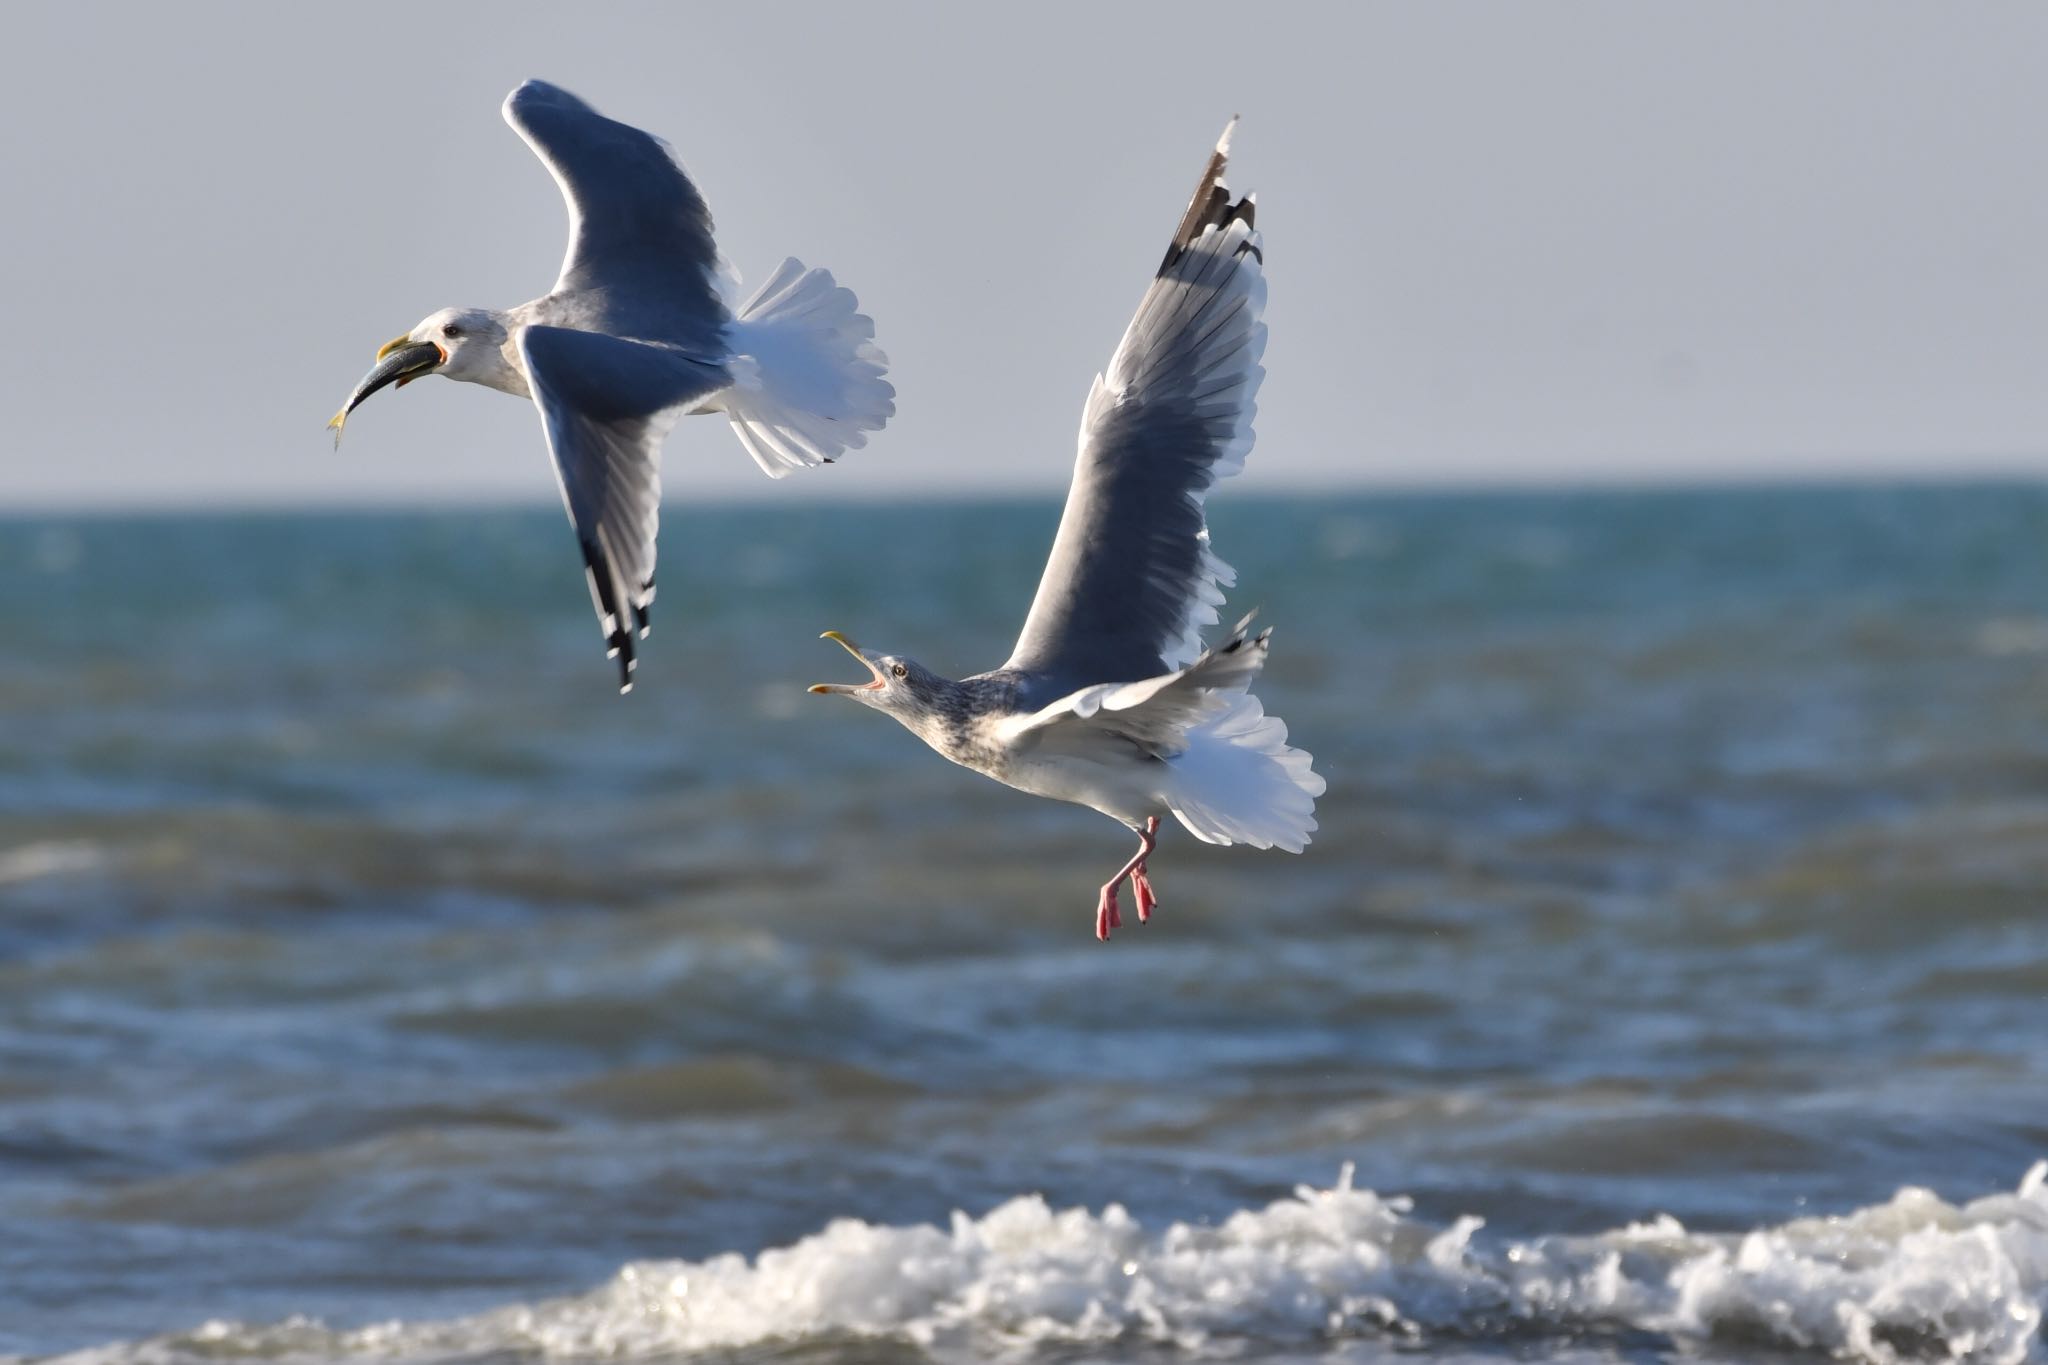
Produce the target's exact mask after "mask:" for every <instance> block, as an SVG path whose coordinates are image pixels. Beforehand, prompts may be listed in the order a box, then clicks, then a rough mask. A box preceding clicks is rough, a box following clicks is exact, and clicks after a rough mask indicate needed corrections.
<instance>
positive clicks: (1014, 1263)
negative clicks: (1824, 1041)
mask: <svg viewBox="0 0 2048 1365" xmlns="http://www.w3.org/2000/svg"><path fill="white" fill-rule="evenodd" d="M1482 1227H1483V1222H1482V1220H1481V1219H1478V1218H1475V1217H1464V1218H1459V1219H1457V1220H1455V1221H1454V1222H1452V1223H1451V1224H1449V1225H1448V1226H1442V1225H1436V1224H1431V1223H1428V1222H1426V1221H1424V1220H1421V1219H1419V1218H1417V1217H1416V1216H1415V1215H1414V1211H1413V1206H1412V1204H1411V1203H1410V1202H1409V1201H1408V1200H1407V1199H1405V1198H1400V1197H1393V1198H1386V1197H1382V1196H1380V1195H1378V1194H1375V1193H1373V1192H1372V1191H1370V1190H1365V1189H1358V1188H1354V1187H1353V1185H1352V1182H1351V1172H1350V1170H1349V1169H1348V1168H1347V1169H1346V1170H1345V1172H1344V1173H1343V1176H1342V1177H1341V1178H1340V1179H1339V1181H1338V1182H1337V1184H1336V1185H1335V1187H1334V1188H1331V1189H1315V1188H1311V1187H1307V1186H1303V1187H1301V1188H1299V1189H1297V1190H1296V1191H1295V1193H1294V1195H1293V1196H1292V1197H1291V1198H1286V1199H1281V1200H1277V1201H1275V1202H1273V1203H1271V1204H1268V1205H1267V1206H1265V1207H1264V1208H1257V1209H1245V1210H1241V1211H1239V1212H1237V1213H1235V1214H1233V1215H1231V1216H1230V1217H1228V1218H1227V1219H1225V1220H1223V1221H1222V1222H1220V1223H1216V1224H1213V1225H1195V1224H1187V1223H1174V1224H1172V1225H1170V1226H1167V1227H1165V1228H1164V1229H1162V1230H1159V1231H1157V1232H1152V1231H1148V1230H1147V1229H1146V1228H1145V1227H1144V1226H1142V1225H1141V1224H1140V1223H1139V1222H1138V1220H1137V1219H1135V1218H1133V1217H1132V1216H1131V1215H1130V1214H1129V1213H1128V1212H1126V1211H1125V1210H1124V1209H1123V1208H1121V1207H1119V1206H1116V1205H1111V1206H1109V1207H1107V1208H1105V1209H1103V1210H1102V1211H1101V1212H1099V1213H1097V1212H1091V1211H1089V1210H1087V1209H1078V1208H1076V1209H1063V1210H1056V1209H1054V1208H1052V1207H1050V1206H1049V1205H1047V1204H1046V1203H1045V1201H1044V1200H1042V1199H1040V1198H1038V1197H1036V1196H1024V1197H1019V1198H1014V1199H1011V1200H1009V1201H1008V1202H1006V1203H1004V1204H1002V1205H1000V1206H999V1207H997V1208H995V1209H993V1210H991V1211H990V1212H989V1213H987V1214H986V1215H984V1216H983V1217H980V1218H973V1217H969V1216H967V1215H966V1214H958V1213H956V1214H955V1215H954V1216H953V1219H952V1222H951V1224H950V1225H949V1226H947V1227H935V1226H931V1225H920V1226H909V1227H898V1226H881V1225H875V1224H870V1223H865V1222H861V1221H859V1220H855V1219H842V1220H839V1221H835V1222H833V1223H831V1224H829V1225H828V1226H826V1227H825V1228H824V1229H823V1230H822V1231H819V1232H817V1233H815V1234H813V1235H811V1236H809V1237H806V1238H803V1239H802V1240H800V1241H798V1242H796V1243H794V1244H793V1245H790V1246H787V1247H782V1248H778V1249H774V1250H769V1251H764V1252H761V1253H760V1254H759V1255H758V1256H756V1257H754V1258H753V1259H752V1260H748V1259H747V1258H745V1257H742V1256H739V1255H724V1256H718V1257H714V1258H712V1259H709V1260H705V1261H698V1262H687V1261H643V1262H637V1263H634V1264H631V1265H628V1266H626V1267H624V1268H623V1269H622V1270H620V1271H619V1273H618V1274H617V1275H616V1276H615V1277H613V1279H612V1280H611V1281H610V1282H609V1283H607V1284H605V1285H603V1286H602V1287H600V1288H598V1289H596V1290H594V1291H592V1292H590V1293H587V1294H582V1295H578V1296H575V1297H570V1298H563V1299H555V1300H549V1301H545V1302H540V1303H534V1304H522V1305H515V1306H511V1307H506V1308H501V1309H497V1310H494V1311H491V1312H487V1313H483V1314H480V1315H478V1316H475V1317H470V1318H463V1319H457V1320H451V1321H447V1322H439V1323H404V1322H394V1323H384V1324H379V1325H375V1326H369V1327H361V1328H355V1329H351V1330H333V1329H329V1328H327V1327H324V1326H322V1325H320V1324H319V1323H317V1322H313V1321H310V1320H306V1319H294V1320H291V1321H287V1322H283V1323H278V1324H273V1325H267V1326H253V1325H248V1324H243V1323H232V1322H212V1323H208V1324H206V1325H204V1326H202V1327H200V1328H198V1329H197V1330H195V1331H192V1332H189V1333H185V1334H181V1335H177V1336H171V1337H161V1338H156V1339H153V1340H150V1341H146V1342H136V1343H126V1344H119V1345H113V1346H107V1347H101V1348H96V1349H93V1350H89V1351H83V1352H78V1353H75V1354H73V1355H70V1356H66V1357H63V1358H62V1359H63V1361H64V1362H65V1365H183V1362H187V1361H199V1360H219V1359H221V1358H222V1357H224V1356H233V1357H239V1358H244V1359H265V1360H285V1361H293V1360H312V1359H322V1360H330V1359H336V1358H353V1359H363V1360H385V1361H391V1360H403V1361H428V1360H451V1359H457V1358H471V1359H473V1358H478V1357H482V1356H492V1357H498V1358H504V1357H512V1358H520V1359H542V1360H585V1359H594V1358H604V1359H613V1360H616V1359H636V1358H646V1357H653V1356H670V1357H672V1356H676V1355H679V1354H684V1355H686V1354H690V1353H694V1352H699V1351H720V1350H731V1349H733V1348H742V1347H745V1348H754V1350H753V1351H752V1352H750V1354H759V1353H761V1352H762V1348H768V1347H773V1346H775V1345H777V1344H780V1343H786V1344H787V1345H788V1346H789V1347H790V1348H792V1353H793V1354H795V1353H800V1352H801V1350H802V1348H803V1347H804V1345H805V1344H806V1343H819V1342H825V1343H830V1342H833V1341H842V1342H843V1341H846V1340H848V1339H866V1340H869V1341H873V1342H897V1343H901V1344H903V1345H905V1346H907V1347H911V1348H914V1349H915V1350H916V1351H918V1352H919V1353H921V1354H928V1355H931V1356H935V1357H937V1358H941V1359H946V1358H965V1357H985V1356H988V1355H991V1354H1001V1355H1006V1356H1018V1355H1022V1356H1027V1357H1028V1356H1029V1355H1032V1354H1035V1353H1037V1352H1039V1351H1041V1350H1043V1351H1045V1352H1047V1353H1048V1354H1050V1355H1056V1356H1062V1358H1064V1354H1067V1353H1071V1351H1072V1349H1074V1348H1075V1347H1084V1348H1090V1349H1092V1350H1097V1351H1100V1350H1105V1349H1113V1348H1116V1347H1119V1346H1123V1347H1132V1348H1136V1347H1145V1346H1151V1347H1164V1348H1168V1349H1171V1350H1174V1351H1178V1352H1182V1353H1186V1354H1190V1355H1203V1356H1212V1357H1221V1356H1233V1357H1236V1356H1242V1355H1244V1354H1246V1353H1247V1352H1248V1351H1249V1352H1252V1353H1257V1352H1259V1351H1270V1350H1279V1351H1294V1350H1303V1349H1318V1348H1327V1347H1329V1346H1330V1345H1332V1344H1334V1343H1338V1342H1342V1341H1346V1340H1353V1341H1357V1340H1367V1341H1369V1340H1373V1339H1378V1340H1382V1341H1384V1342H1386V1343H1387V1344H1388V1345H1389V1346H1393V1347H1404V1348H1407V1349H1413V1348H1414V1347H1416V1346H1418V1345H1425V1344H1432V1343H1437V1344H1448V1343H1464V1344H1466V1345H1477V1344H1482V1343H1507V1342H1519V1343H1524V1344H1528V1343H1533V1342H1539V1341H1541V1340H1543V1339H1545V1338H1554V1339H1559V1340H1572V1341H1576V1342H1579V1343H1581V1344H1584V1343H1586V1342H1587V1341H1588V1340H1589V1339H1592V1340H1597V1339H1599V1338H1601V1337H1603V1336H1612V1337H1615V1338H1618V1339H1619V1338H1639V1337H1640V1335H1641V1334H1644V1333H1649V1334H1653V1335H1655V1336H1658V1337H1662V1338H1665V1339H1667V1340H1671V1341H1674V1342H1680V1343H1688V1342H1689V1343H1694V1344H1715V1343H1718V1344H1720V1345H1723V1346H1734V1347H1737V1348H1755V1347H1762V1346H1768V1347H1770V1348H1774V1349H1780V1350H1794V1351H1808V1352H1814V1353H1819V1354H1826V1355H1830V1356H1836V1357H1845V1358H1850V1359H1856V1360H1865V1361H1873V1362H1881V1363H1882V1365H1895V1363H1896V1362H1902V1361H1909V1360H1950V1361H1982V1362H2022V1361H2026V1360H2029V1359H2036V1360H2038V1359H2041V1358H2042V1346H2041V1342H2040V1327H2041V1321H2042V1312H2043V1308H2044V1299H2048V1161H2044V1162H2042V1163H2039V1164H2037V1165H2036V1166H2035V1167H2034V1168H2033V1169H2032V1170H2031V1171H2029V1172H2028V1173H2027V1176H2026V1178H2025V1179H2024V1180H2023V1181H2022V1182H2021V1184H2020V1186H2019V1188H2018V1190H2017V1191H2016V1192H2013V1193H2010V1194H1994V1195H1990V1196H1987V1197H1984V1198H1980V1199H1976V1200H1973V1201H1971V1202H1969V1203H1966V1204H1962V1205H1956V1204H1951V1203H1948V1202H1946V1201H1944V1200H1943V1199H1941V1198H1940V1197H1939V1196H1937V1195H1935V1194H1934V1193H1932V1192H1931V1191H1928V1190H1924V1189H1918V1188H1910V1187H1909V1188H1906V1189H1902V1190H1900V1191H1899V1192H1898V1193H1897V1194H1896V1195H1894V1196H1893V1197H1892V1198H1891V1199H1890V1200H1888V1201H1886V1202H1884V1203H1881V1204H1876V1205H1873V1206H1871V1207H1868V1208H1864V1209H1859V1210H1857V1211H1855V1212H1852V1213H1849V1214H1846V1215H1841V1216H1832V1217H1814V1218H1800V1219H1796V1220H1793V1221H1791V1222H1787V1223H1783V1224H1780V1225H1777V1226H1772V1227H1764V1228H1759V1229H1756V1230H1753V1231H1749V1232H1737V1233H1715V1232H1692V1231H1688V1230H1687V1229H1686V1228H1684V1227H1683V1226H1681V1225H1680V1224H1679V1223H1678V1222H1677V1221H1676V1220H1674V1219H1672V1218H1670V1217H1660V1218H1657V1219H1654V1220H1652V1221H1650V1222H1646V1223H1639V1224H1632V1225H1630V1226H1627V1227H1624V1228H1620V1229H1617V1230H1614V1231H1609V1232H1605V1233H1599V1234H1595V1235H1590V1236H1561V1235H1560V1236H1548V1237H1539V1238H1535V1239H1533V1240H1528V1241H1509V1242H1504V1243H1500V1244H1491V1243H1490V1242H1489V1241H1488V1240H1487V1239H1484V1238H1481V1237H1480V1236H1478V1234H1479V1233H1480V1231H1481V1228H1482ZM767 1354H769V1355H772V1354H773V1353H772V1352H768V1353H767Z"/></svg>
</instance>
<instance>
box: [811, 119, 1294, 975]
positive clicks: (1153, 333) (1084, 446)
mask: <svg viewBox="0 0 2048 1365" xmlns="http://www.w3.org/2000/svg"><path fill="white" fill-rule="evenodd" d="M1236 126H1237V121H1236V120H1235V119H1232V120H1231V122H1230V125H1229V127H1226V128H1225V129H1224V130H1223V137H1222V140H1221V141H1219V142H1218V143H1217V144H1216V150H1215V152H1214V154H1212V155H1211V156H1210V158H1209V164H1208V166H1207V167H1206V168H1205V169H1204V170H1203V172H1202V180H1201V183H1200V184H1199V185H1197V186H1196V188H1195V197H1194V199H1193V201H1192V202H1191V203H1190V204H1189V205H1188V210H1187V213H1186V214H1185V215H1184V216H1183V217H1182V218H1181V221H1180V227H1179V229H1178V230H1177V231H1175V233H1174V234H1173V244H1172V245H1171V246H1169V247H1168V248H1167V249H1166V259H1165V260H1164V261H1162V262H1161V263H1160V265H1159V269H1158V271H1157V273H1156V274H1155V276H1154V278H1153V280H1152V284H1151V287H1150V288H1148V289H1147V290H1146V291H1145V297H1144V299H1143V301H1142V302H1140V303H1139V305H1138V315H1137V317H1135V318H1134V319H1132V321H1131V326H1130V330H1128V331H1127V332H1125V333H1124V338H1123V341H1122V342H1121V343H1120V344H1119V345H1118V346H1117V348H1116V353H1115V354H1114V355H1112V356H1111V357H1110V360H1109V369H1108V371H1107V372H1106V373H1105V374H1102V375H1098V376H1096V379H1095V385H1094V387H1093V388H1092V389H1091V390H1090V391H1089V394H1088V402H1087V405H1086V406H1085V407H1083V408H1082V410H1081V443H1080V455H1079V458H1078V459H1077V460H1076V461H1075V464H1074V482H1073V486H1072V488H1071V489H1070V490H1069V492H1068V494H1067V506H1066V511H1065V512H1064V513H1063V514H1062V516H1061V517H1060V528H1059V533H1058V535H1057V536H1056V537H1055V538H1054V540H1053V545H1052V557H1051V559H1050V560H1049V561H1048V563H1047V564H1046V566H1045V576H1044V577H1043V578H1042V579H1040V580H1039V584H1038V595H1037V597H1036V598H1035V599H1033V601H1032V603H1031V613H1030V615H1029V616H1027V617H1026V618H1025V621H1024V633H1023V634H1022V635H1021V636H1019V637H1018V640H1017V646H1016V650H1015V652H1014V653H1012V654H1011V655H1010V660H1009V662H1008V663H1006V664H1004V665H1003V666H1002V667H1001V668H998V669H995V670H993V671H992V672H988V673H979V674H976V675H975V676H973V677H971V678H961V679H958V680H957V681H956V680H955V679H952V678H943V677H940V676H939V675H938V674H936V673H933V672H932V671H931V670H930V669H927V668H925V667H924V666H922V665H921V664H919V663H917V662H916V661H915V660H912V659H908V658H904V657H902V656H901V655H896V654H885V653H881V652H879V651H876V650H869V649H862V648H861V647H860V646H859V645H857V644H855V643H854V642H853V641H852V640H849V639H847V638H846V637H845V636H844V635H841V634H840V633H839V632H838V631H830V630H828V631H826V632H825V636H824V638H826V639H828V640H836V641H838V642H839V644H840V645H841V646H843V647H844V648H845V649H846V650H847V652H848V653H850V654H852V655H853V656H854V657H855V658H856V659H859V660H860V661H861V662H862V663H863V664H865V665H867V669H868V672H869V674H870V675H871V676H870V680H869V681H868V682H865V683H859V684H851V685H849V684H843V683H819V684H817V685H816V686H814V687H812V688H811V689H810V690H811V691H813V692H820V693H837V694H839V695H842V696H848V697H852V698H854V699H855V700H856V701H859V702H862V703H863V704H865V705H867V706H871V707H873V708H874V709H876V710H878V711H882V712H884V713H886V714H888V715H891V716H894V717H895V718H896V719H897V720H898V721H900V722H902V724H903V725H904V726H905V727H906V728H907V729H909V730H910V731H911V732H912V733H913V734H915V735H916V736H917V737H918V738H920V739H922V740H923V741H924V742H925V743H926V744H929V745H930V746H931V747H932V748H934V749H936V750H938V751H939V752H940V753H941V754H943V755H945V756H946V757H947V758H949V759H951V760H953V761H954V762H955V763H958V764H960V765H962V766H963V767H968V768H972V769H974V770H975V771H976V772H979V773H984V774H986V775H988V776H989V777H992V778H994V779H995V780H996V781H998V782H1002V783H1005V784H1007V785H1009V786H1012V787H1016V788H1017V789H1019V790H1020V791H1027V792H1031V793H1034V794H1036V795H1038V796H1050V797H1053V798H1055V799H1056V800H1061V801H1072V802H1075V803H1077V804H1079V805H1083V806H1089V807H1092V808H1093V809H1095V810H1099V811H1101V812H1102V813H1103V814H1104V815H1107V816H1110V817H1111V818H1112V819H1116V820H1120V821H1122V822H1123V823H1124V824H1125V825H1127V826H1129V827H1130V828H1131V830H1132V831H1133V832H1135V833H1136V834H1137V836H1138V851H1137V852H1136V853H1135V854H1133V855H1132V856H1131V858H1130V860H1129V861H1128V862H1126V863H1125V864H1124V865H1123V866H1122V867H1120V868H1118V869H1117V872H1116V875H1115V876H1113V877H1111V878H1110V879H1109V880H1108V881H1107V882H1105V883H1103V885H1102V889H1101V893H1100V895H1099V896H1098V898H1097V901H1096V908H1095V936H1096V937H1097V938H1099V939H1107V938H1108V937H1109V934H1110V931H1111V930H1112V929H1116V928H1118V927H1120V926H1121V924H1122V922H1123V921H1122V916H1121V915H1120V914H1119V913H1118V906H1117V891H1118V888H1119V887H1121V886H1122V885H1123V883H1124V882H1125V881H1129V882H1130V883H1131V891H1132V894H1133V896H1134V897H1135V899H1136V901H1137V910H1138V918H1139V920H1140V921H1145V920H1149V919H1150V918H1151V916H1152V910H1153V907H1154V906H1155V905H1156V904H1157V903H1158V898H1157V897H1156V895H1155V894H1154V893H1153V889H1152V883H1151V881H1150V879H1149V878H1148V876H1147V875H1146V863H1147V860H1148V859H1149V858H1150V857H1151V856H1152V851H1153V848H1154V847H1155V845H1156V843H1157V839H1158V833H1159V820H1160V816H1161V815H1162V814H1164V813H1166V812H1169V811H1170V812H1172V814H1173V815H1174V816H1175V817H1177V818H1178V819H1179V820H1180V822H1181V824H1183V825H1185V826H1186V827H1187V829H1188V831H1189V833H1191V834H1193V835H1194V836H1195V837H1196V838H1197V839H1200V840H1202V841H1203V842H1204V843H1211V844H1250V845H1251V846H1252V847H1254V848H1284V849H1286V850H1288V851H1289V852H1290V853H1299V852H1300V851H1301V850H1302V848H1303V847H1304V846H1305V845H1306V844H1307V843H1308V842H1309V835H1310V833H1311V832H1312V831H1313V830H1314V829H1315V827H1316V822H1315V817H1314V811H1315V798H1316V797H1318V796H1321V795H1322V794H1323V786H1324V783H1323V779H1322V778H1320V777H1318V776H1317V775H1316V774H1315V772H1314V771H1313V770H1312V768H1311V767H1310V763H1311V759H1310V757H1309V755H1308V754H1307V753H1305V752H1304V751H1302V750H1300V749H1295V748H1291V747H1289V746H1288V743H1287V727H1286V726H1285V725H1284V724H1282V723H1281V721H1280V720H1279V718H1278V717H1275V716H1269V715H1267V714H1266V713H1265V710H1264V708H1263V707H1261V706H1260V705H1259V700H1258V698H1257V697H1254V696H1253V695H1251V692H1250V691H1249V688H1250V686H1251V683H1252V680H1253V679H1254V678H1256V677H1257V676H1258V673H1259V669H1260V668H1261V667H1262V666H1263V665H1264V664H1265V662H1266V651H1267V648H1268V645H1269V642H1270V640H1271V638H1272V632H1271V631H1261V632H1259V633H1258V634H1257V635H1252V634H1250V633H1249V626H1250V622H1251V618H1250V617H1249V616H1247V617H1246V618H1245V619H1244V620H1242V621H1240V622H1238V624H1237V626H1236V627H1235V628H1234V629H1233V630H1232V631H1231V632H1230V635H1229V638H1228V639H1226V640H1224V641H1223V642H1222V643H1221V644H1218V645H1216V646H1215V647H1213V648H1210V649H1206V650H1205V649H1203V648H1202V634H1201V632H1202V627H1203V626H1206V625H1213V624H1215V623H1216V621H1217V615H1216V609H1217V607H1219V606H1220V605H1222V602H1223V591H1222V590H1223V589H1224V588H1225V587H1228V586H1230V585H1231V584H1233V583H1234V582H1235V581H1236V574H1235V573H1233V572H1232V571H1231V569H1230V567H1229V566H1228V565H1226V564H1224V563H1223V561H1221V560H1220V559H1218V558H1217V557H1216V556H1215V554H1214V553H1213V552H1212V551H1211V550H1210V548H1209V529H1208V527H1207V525H1206V524H1205V523H1204V519H1203V512H1202V503H1203V500H1204V498H1205V497H1206V496H1207V495H1208V492H1209V489H1210V487H1211V486H1212V485H1213V484H1214V483H1215V482H1216V480H1218V479H1220V478H1225V477H1227V476H1229V475H1231V474H1235V473H1237V471H1238V470H1240V469H1242V468H1243V467H1244V457H1245V454H1246V452H1247V451H1249V450H1250V449H1251V445H1252V414H1253V411H1254V405H1253V398H1254V396H1255V395H1256V393H1257V391H1258V387H1259V381H1260V380H1261V379H1263V378H1264V377H1265V371H1264V370H1263V369H1261V368H1260V366H1259V357H1260V355H1261V354H1262V353H1263V352H1264V350H1265V347H1266V328H1265V325H1264V324H1263V323H1261V322H1260V321H1259V312H1260V309H1261V308H1263V307H1264V305H1265V300H1266V281H1265V276H1264V275H1263V273H1262V270H1263V266H1264V256H1263V253H1262V250H1261V247H1260V241H1259V234H1258V233H1257V232H1256V231H1255V230H1254V229H1253V223H1252V219H1253V207H1254V206H1253V200H1252V196H1250V195H1246V196H1245V197H1244V198H1242V199H1237V200H1233V199H1232V198H1231V195H1230V191H1229V190H1227V189H1226V188H1225V187H1224V184H1223V174H1224V169H1225V166H1226V164H1227V163H1228V160H1229V155H1230V134H1231V131H1232V130H1233V129H1234V128H1235V127H1236Z"/></svg>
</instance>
